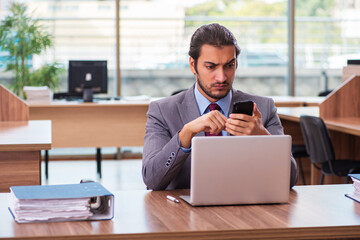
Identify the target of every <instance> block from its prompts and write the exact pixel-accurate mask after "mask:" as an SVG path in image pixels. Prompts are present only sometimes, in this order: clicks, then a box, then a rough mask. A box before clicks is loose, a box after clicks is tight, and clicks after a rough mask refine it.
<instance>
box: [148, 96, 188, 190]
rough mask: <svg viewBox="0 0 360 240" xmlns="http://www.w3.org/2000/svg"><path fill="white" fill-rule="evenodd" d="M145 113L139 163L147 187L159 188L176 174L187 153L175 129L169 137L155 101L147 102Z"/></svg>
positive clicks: (167, 183)
mask: <svg viewBox="0 0 360 240" xmlns="http://www.w3.org/2000/svg"><path fill="white" fill-rule="evenodd" d="M147 116H148V119H147V122H146V127H145V128H146V133H145V138H144V150H143V162H142V176H143V181H144V183H145V185H146V186H147V187H148V188H150V189H153V190H163V189H166V187H167V186H168V185H169V184H170V182H171V181H172V180H173V179H174V178H175V177H176V176H177V174H178V173H179V171H180V170H181V168H182V166H183V164H184V162H185V161H186V158H187V157H188V156H189V153H185V152H184V151H183V150H181V148H180V145H179V143H178V136H179V135H178V134H179V132H177V133H175V134H173V136H172V133H171V132H170V130H169V128H168V126H167V124H166V121H165V119H164V116H163V114H162V112H161V108H160V107H159V104H158V103H157V102H151V103H150V105H149V110H148V113H147Z"/></svg>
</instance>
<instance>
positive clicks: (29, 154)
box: [0, 121, 51, 192]
mask: <svg viewBox="0 0 360 240" xmlns="http://www.w3.org/2000/svg"><path fill="white" fill-rule="evenodd" d="M50 148H51V122H50V121H13V122H0V192H9V187H10V186H14V185H39V184H41V179H40V177H41V175H40V161H41V156H40V151H41V150H48V149H50Z"/></svg>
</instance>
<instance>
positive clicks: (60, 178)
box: [41, 159, 146, 191]
mask: <svg viewBox="0 0 360 240" xmlns="http://www.w3.org/2000/svg"><path fill="white" fill-rule="evenodd" d="M41 173H42V176H41V179H42V185H47V184H71V183H79V182H80V180H81V179H91V180H94V181H98V182H100V183H101V184H102V185H103V186H104V187H105V188H107V189H108V190H109V191H117V190H138V189H146V187H145V185H144V183H143V181H142V177H141V160H138V159H129V160H103V161H102V178H101V179H99V178H98V177H97V174H96V161H95V160H76V161H69V160H67V161H49V178H48V179H47V180H46V179H45V165H44V162H42V165H41Z"/></svg>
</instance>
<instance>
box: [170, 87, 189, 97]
mask: <svg viewBox="0 0 360 240" xmlns="http://www.w3.org/2000/svg"><path fill="white" fill-rule="evenodd" d="M185 90H187V89H180V90H177V91H174V92H173V93H171V96H174V95H176V94H178V93H181V92H183V91H185Z"/></svg>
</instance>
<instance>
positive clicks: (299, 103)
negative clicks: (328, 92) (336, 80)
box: [270, 96, 325, 107]
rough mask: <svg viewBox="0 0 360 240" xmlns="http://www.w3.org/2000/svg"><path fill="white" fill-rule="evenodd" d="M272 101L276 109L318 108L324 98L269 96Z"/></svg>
mask: <svg viewBox="0 0 360 240" xmlns="http://www.w3.org/2000/svg"><path fill="white" fill-rule="evenodd" d="M270 97H271V98H272V99H274V102H275V105H276V107H306V106H313V107H314V106H319V104H320V103H321V102H322V101H324V99H325V97H293V96H270Z"/></svg>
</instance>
